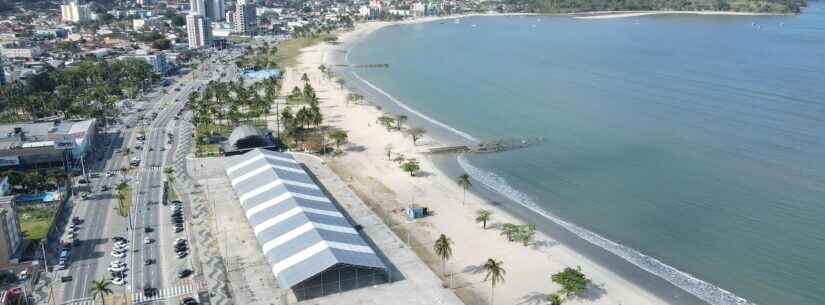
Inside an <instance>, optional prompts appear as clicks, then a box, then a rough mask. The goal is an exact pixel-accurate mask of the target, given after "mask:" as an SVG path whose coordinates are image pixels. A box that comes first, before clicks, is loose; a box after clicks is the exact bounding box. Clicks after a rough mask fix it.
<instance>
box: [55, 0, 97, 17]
mask: <svg viewBox="0 0 825 305" xmlns="http://www.w3.org/2000/svg"><path fill="white" fill-rule="evenodd" d="M60 11H61V14H62V16H63V22H84V21H89V20H91V19H92V13H91V9H89V5H86V4H83V3H82V0H63V5H61V6H60Z"/></svg>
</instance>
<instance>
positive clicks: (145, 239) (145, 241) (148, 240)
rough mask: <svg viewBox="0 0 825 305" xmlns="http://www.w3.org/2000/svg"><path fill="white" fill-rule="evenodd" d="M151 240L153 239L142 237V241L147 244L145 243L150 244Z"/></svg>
mask: <svg viewBox="0 0 825 305" xmlns="http://www.w3.org/2000/svg"><path fill="white" fill-rule="evenodd" d="M152 241H153V240H152V239H151V238H149V237H144V238H143V243H144V244H147V245H148V244H151V243H152Z"/></svg>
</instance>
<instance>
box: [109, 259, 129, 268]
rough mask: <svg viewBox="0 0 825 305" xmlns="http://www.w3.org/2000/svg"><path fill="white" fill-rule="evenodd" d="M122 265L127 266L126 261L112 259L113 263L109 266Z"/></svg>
mask: <svg viewBox="0 0 825 305" xmlns="http://www.w3.org/2000/svg"><path fill="white" fill-rule="evenodd" d="M120 266H126V263H124V262H122V261H119V260H117V261H112V262H111V263H109V267H120Z"/></svg>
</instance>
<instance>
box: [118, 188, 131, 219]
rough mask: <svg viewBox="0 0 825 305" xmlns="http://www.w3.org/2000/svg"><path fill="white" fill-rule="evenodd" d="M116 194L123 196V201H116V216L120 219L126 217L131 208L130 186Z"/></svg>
mask: <svg viewBox="0 0 825 305" xmlns="http://www.w3.org/2000/svg"><path fill="white" fill-rule="evenodd" d="M118 193H121V194H123V200H122V201H121V200H120V199H118V204H117V214H118V215H120V216H122V217H128V216H129V210H130V209H131V208H132V186H128V185H127V186H126V188H124V189H123V190H119V191H118Z"/></svg>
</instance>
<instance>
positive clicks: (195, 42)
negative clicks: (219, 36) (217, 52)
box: [186, 14, 212, 49]
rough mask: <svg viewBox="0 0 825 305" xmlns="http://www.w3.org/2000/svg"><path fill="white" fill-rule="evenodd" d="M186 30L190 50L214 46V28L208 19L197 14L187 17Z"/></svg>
mask: <svg viewBox="0 0 825 305" xmlns="http://www.w3.org/2000/svg"><path fill="white" fill-rule="evenodd" d="M186 30H187V33H188V35H189V48H190V49H197V48H203V47H210V46H212V26H211V24H210V23H209V20H208V19H207V18H206V17H204V16H201V15H195V14H190V15H188V16H186Z"/></svg>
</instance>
